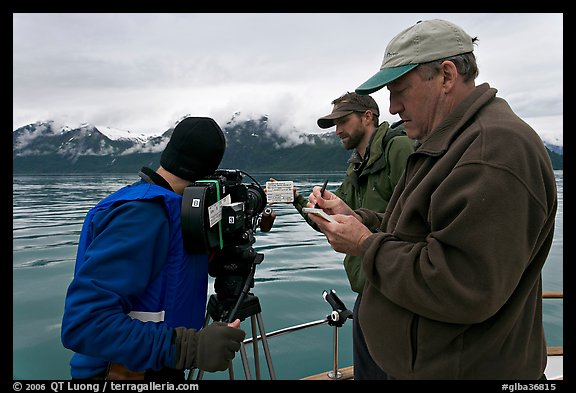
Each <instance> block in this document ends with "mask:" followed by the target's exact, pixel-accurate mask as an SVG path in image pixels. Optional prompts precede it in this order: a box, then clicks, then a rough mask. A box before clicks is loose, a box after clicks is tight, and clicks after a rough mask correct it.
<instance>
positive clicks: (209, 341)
mask: <svg viewBox="0 0 576 393" xmlns="http://www.w3.org/2000/svg"><path fill="white" fill-rule="evenodd" d="M174 331H175V338H174V345H175V346H176V365H175V368H177V369H179V370H185V369H190V368H199V369H200V370H204V371H209V372H214V371H224V370H226V369H227V368H228V367H229V365H230V361H231V360H232V359H234V356H235V354H236V352H238V350H239V349H240V343H241V342H242V341H244V337H245V336H246V333H245V332H244V330H242V329H239V328H234V327H230V326H228V324H227V323H225V322H214V323H212V324H210V325H208V326H206V327H205V328H203V329H201V330H200V331H196V330H195V329H186V328H183V327H178V328H176V329H174Z"/></svg>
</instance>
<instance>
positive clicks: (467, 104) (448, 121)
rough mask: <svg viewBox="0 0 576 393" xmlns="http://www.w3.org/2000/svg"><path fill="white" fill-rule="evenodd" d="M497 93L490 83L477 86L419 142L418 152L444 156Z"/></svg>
mask: <svg viewBox="0 0 576 393" xmlns="http://www.w3.org/2000/svg"><path fill="white" fill-rule="evenodd" d="M497 91H498V90H496V89H494V88H491V87H490V86H489V85H488V83H483V84H481V85H478V86H476V88H475V89H474V90H472V92H471V93H470V94H469V95H468V97H466V98H465V99H464V101H462V102H461V103H460V104H459V105H458V106H457V107H456V108H454V110H453V111H452V112H451V113H450V114H449V115H448V117H446V118H445V119H444V120H443V121H442V122H441V123H440V124H439V125H438V127H437V128H436V129H435V130H433V131H432V132H431V133H430V134H429V135H428V136H427V137H426V138H424V139H423V140H422V141H419V143H420V146H419V147H418V148H417V151H418V152H419V153H425V154H429V155H441V154H443V153H444V152H445V151H446V150H448V148H449V147H450V144H451V143H452V141H453V140H454V139H456V138H457V137H458V135H459V134H460V133H461V132H462V130H463V129H464V128H465V127H466V124H468V123H469V122H470V121H471V120H473V119H474V118H475V117H476V115H477V113H478V112H479V111H480V110H481V109H482V107H484V106H485V105H486V104H487V103H488V102H490V101H492V100H493V99H494V97H495V96H496V93H497Z"/></svg>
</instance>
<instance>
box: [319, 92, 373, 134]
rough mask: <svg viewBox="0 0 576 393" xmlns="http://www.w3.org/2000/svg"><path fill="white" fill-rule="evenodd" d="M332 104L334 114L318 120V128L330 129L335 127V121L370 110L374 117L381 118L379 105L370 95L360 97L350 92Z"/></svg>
mask: <svg viewBox="0 0 576 393" xmlns="http://www.w3.org/2000/svg"><path fill="white" fill-rule="evenodd" d="M332 104H333V105H334V107H333V108H332V112H331V113H329V114H327V115H326V116H323V117H321V118H319V119H318V121H317V123H318V127H320V128H330V127H332V126H334V120H336V119H339V118H341V117H344V116H348V115H349V114H350V113H354V112H366V111H367V110H370V111H372V113H374V115H376V116H380V110H379V109H378V104H377V103H376V101H375V100H374V98H372V97H370V96H369V95H359V94H357V93H354V92H352V93H350V92H348V93H346V94H344V95H342V96H340V97H338V98H336V99H335V100H334V101H332Z"/></svg>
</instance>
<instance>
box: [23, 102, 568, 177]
mask: <svg viewBox="0 0 576 393" xmlns="http://www.w3.org/2000/svg"><path fill="white" fill-rule="evenodd" d="M268 120H269V119H268V116H266V115H262V116H260V117H258V116H249V117H248V116H242V114H241V113H240V112H237V113H235V114H234V115H233V116H232V117H231V119H230V120H229V121H228V122H226V124H225V125H224V126H223V127H222V130H223V131H224V133H225V135H226V141H227V147H226V153H225V155H224V159H223V161H222V165H221V167H222V168H239V169H243V170H258V171H280V172H289V171H318V170H326V171H343V170H345V168H346V161H347V159H348V156H349V154H350V152H348V151H346V150H345V149H344V148H342V145H341V143H340V141H339V139H338V138H337V137H336V136H335V134H334V132H333V131H329V132H326V133H324V134H306V133H304V132H298V130H294V133H292V135H290V140H288V139H286V137H283V136H281V135H279V133H278V131H277V130H275V129H273V128H272V127H270V125H269V121H268ZM173 129H174V128H173V127H172V128H169V129H168V130H163V131H161V132H159V133H158V134H156V135H145V134H142V133H138V132H134V131H130V130H121V129H117V128H113V127H109V126H94V125H91V124H87V123H84V124H81V125H80V126H79V127H75V128H74V127H70V126H67V125H60V124H56V123H55V122H54V121H44V122H40V121H39V122H36V123H33V124H29V125H27V126H24V127H20V128H18V129H17V130H14V131H13V134H12V149H13V150H12V151H13V169H14V172H94V171H105V172H130V171H134V170H135V169H136V170H137V169H139V168H140V166H141V165H147V166H150V167H155V166H157V165H159V157H160V153H161V152H162V150H163V149H164V147H165V146H166V143H167V142H168V140H169V138H170V135H171V134H172V131H173ZM542 139H543V142H544V144H545V145H546V147H547V148H548V149H549V154H550V156H551V160H552V163H553V165H554V168H555V169H562V167H563V145H562V142H563V141H562V139H561V138H553V137H550V136H549V135H548V136H546V138H542ZM38 157H42V160H38Z"/></svg>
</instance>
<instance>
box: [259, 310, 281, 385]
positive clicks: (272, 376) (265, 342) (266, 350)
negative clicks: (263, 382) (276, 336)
mask: <svg viewBox="0 0 576 393" xmlns="http://www.w3.org/2000/svg"><path fill="white" fill-rule="evenodd" d="M256 319H257V320H258V328H259V329H260V335H261V336H262V346H263V347H264V354H265V355H266V363H267V364H268V371H269V372H270V379H276V373H275V372H274V366H273V365H272V356H271V355H270V347H268V339H267V338H266V330H265V329H264V322H263V321H262V314H261V313H258V314H256Z"/></svg>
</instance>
